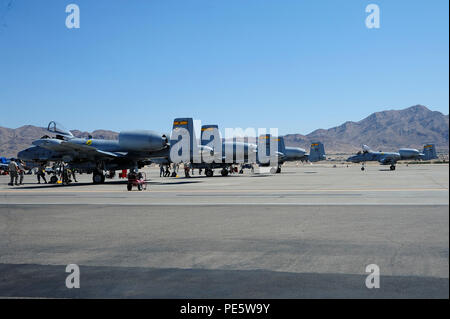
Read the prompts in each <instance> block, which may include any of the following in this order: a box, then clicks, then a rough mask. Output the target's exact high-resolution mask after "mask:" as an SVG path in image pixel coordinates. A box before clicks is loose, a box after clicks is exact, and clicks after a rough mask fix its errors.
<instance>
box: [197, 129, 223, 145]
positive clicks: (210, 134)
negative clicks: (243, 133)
mask: <svg viewBox="0 0 450 319" xmlns="http://www.w3.org/2000/svg"><path fill="white" fill-rule="evenodd" d="M218 130H219V126H218V125H216V124H210V125H202V128H201V133H200V143H201V145H208V143H210V142H212V141H213V140H214V137H215V133H216V132H217V131H218Z"/></svg>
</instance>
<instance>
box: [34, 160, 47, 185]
mask: <svg viewBox="0 0 450 319" xmlns="http://www.w3.org/2000/svg"><path fill="white" fill-rule="evenodd" d="M36 175H37V180H38V184H40V183H41V177H42V179H43V180H44V182H45V184H47V180H46V179H45V167H44V165H43V164H40V165H39V167H38V171H37V174H36Z"/></svg>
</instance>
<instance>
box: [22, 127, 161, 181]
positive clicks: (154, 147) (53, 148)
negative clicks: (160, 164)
mask: <svg viewBox="0 0 450 319" xmlns="http://www.w3.org/2000/svg"><path fill="white" fill-rule="evenodd" d="M47 130H48V131H49V132H50V133H52V134H55V137H49V136H47V135H46V136H43V137H42V138H40V139H38V140H35V141H33V143H32V144H33V146H32V147H29V148H27V149H25V150H23V151H21V152H19V153H18V158H20V159H22V160H25V161H33V162H41V163H45V162H49V161H53V162H65V163H68V164H69V166H70V167H71V168H75V169H78V170H80V171H83V172H87V173H93V176H92V180H93V182H94V183H103V182H104V181H105V174H104V172H105V171H110V170H121V169H135V168H141V167H143V166H144V165H146V164H149V163H150V162H149V159H150V158H151V156H153V155H159V154H160V153H162V152H164V151H166V150H168V149H169V142H168V138H167V137H166V136H165V135H164V134H160V133H157V132H154V131H149V130H133V131H122V132H120V133H119V139H118V140H104V139H93V138H87V139H86V138H77V137H74V136H73V135H72V133H71V132H70V131H68V130H66V129H65V128H64V127H62V126H61V125H60V124H58V123H57V122H55V121H52V122H50V123H49V125H48V127H47Z"/></svg>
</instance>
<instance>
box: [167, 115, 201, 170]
mask: <svg viewBox="0 0 450 319" xmlns="http://www.w3.org/2000/svg"><path fill="white" fill-rule="evenodd" d="M187 134H189V135H188V136H187ZM183 138H184V143H187V142H188V143H189V144H188V145H183V146H181V147H180V148H177V152H178V155H179V156H181V154H182V152H183V147H189V150H190V152H189V153H190V154H189V158H190V160H191V161H192V158H193V154H194V146H196V144H197V142H196V141H197V140H196V138H195V131H194V120H193V119H192V118H190V117H180V118H176V119H174V120H173V126H172V134H171V137H170V145H171V146H174V145H175V144H177V143H178V142H179V141H180V140H181V139H183ZM187 139H188V140H187ZM185 155H186V154H185ZM183 158H184V157H183Z"/></svg>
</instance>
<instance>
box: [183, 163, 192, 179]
mask: <svg viewBox="0 0 450 319" xmlns="http://www.w3.org/2000/svg"><path fill="white" fill-rule="evenodd" d="M184 176H185V177H191V176H189V165H187V164H184Z"/></svg>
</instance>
